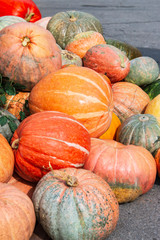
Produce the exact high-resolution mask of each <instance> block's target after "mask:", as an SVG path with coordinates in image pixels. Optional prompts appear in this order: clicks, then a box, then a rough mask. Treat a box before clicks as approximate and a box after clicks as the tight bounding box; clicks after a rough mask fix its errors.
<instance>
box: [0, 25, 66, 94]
mask: <svg viewBox="0 0 160 240" xmlns="http://www.w3.org/2000/svg"><path fill="white" fill-rule="evenodd" d="M0 62H1V64H0V74H1V75H2V76H4V77H8V78H9V79H10V80H13V81H14V82H15V83H18V84H21V85H23V86H25V91H30V90H31V89H32V88H33V86H34V85H35V84H36V83H37V82H38V81H39V80H40V79H41V78H42V77H44V76H46V75H48V74H49V73H51V72H54V71H56V70H58V69H60V68H61V54H60V50H59V48H58V47H57V45H56V41H55V39H54V38H53V36H52V34H51V33H50V32H49V31H47V30H45V29H43V28H42V27H40V26H38V25H36V24H33V23H27V22H22V23H15V24H13V25H11V26H8V27H5V28H4V29H2V30H1V32H0Z"/></svg>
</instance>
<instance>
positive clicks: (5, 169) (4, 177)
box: [0, 134, 14, 182]
mask: <svg viewBox="0 0 160 240" xmlns="http://www.w3.org/2000/svg"><path fill="white" fill-rule="evenodd" d="M0 149H1V151H0V182H8V181H9V180H10V178H11V177H12V174H13V170H14V154H13V152H12V148H11V146H10V145H9V143H8V141H7V140H6V139H5V137H3V135H2V134H0Z"/></svg>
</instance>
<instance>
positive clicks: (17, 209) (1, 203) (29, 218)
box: [0, 183, 36, 240]
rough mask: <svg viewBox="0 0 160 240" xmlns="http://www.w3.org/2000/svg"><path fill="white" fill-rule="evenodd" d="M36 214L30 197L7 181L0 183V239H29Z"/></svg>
mask: <svg viewBox="0 0 160 240" xmlns="http://www.w3.org/2000/svg"><path fill="white" fill-rule="evenodd" d="M35 222H36V216H35V212H34V207H33V203H32V201H31V199H30V198H29V197H28V196H27V195H26V194H25V193H23V192H22V191H20V190H19V189H17V188H16V187H14V186H11V185H10V184H7V183H0V236H1V240H6V239H8V240H9V239H12V240H29V239H30V237H31V236H32V233H33V231H34V228H35Z"/></svg>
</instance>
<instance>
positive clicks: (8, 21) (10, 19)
mask: <svg viewBox="0 0 160 240" xmlns="http://www.w3.org/2000/svg"><path fill="white" fill-rule="evenodd" d="M19 22H26V20H24V19H23V18H21V17H17V16H4V17H0V30H2V29H3V28H4V27H7V26H10V25H12V24H14V23H19Z"/></svg>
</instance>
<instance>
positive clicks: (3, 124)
mask: <svg viewBox="0 0 160 240" xmlns="http://www.w3.org/2000/svg"><path fill="white" fill-rule="evenodd" d="M19 124H20V122H19V121H18V119H17V118H16V117H15V116H13V115H12V114H11V113H10V112H8V111H7V110H5V109H3V108H0V134H2V135H3V136H4V137H5V138H6V139H7V141H8V142H10V140H11V138H12V136H13V133H14V131H15V130H16V129H17V127H18V126H19Z"/></svg>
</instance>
